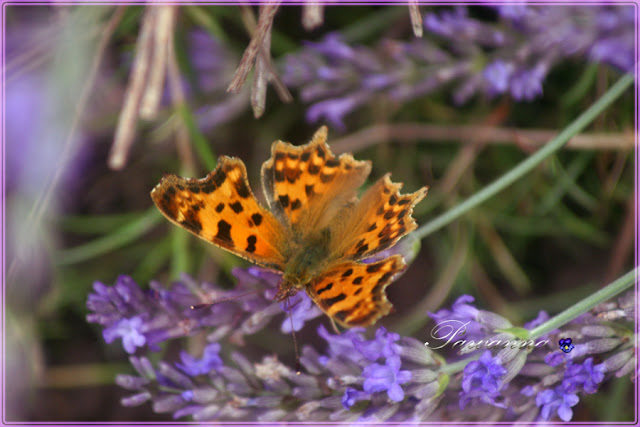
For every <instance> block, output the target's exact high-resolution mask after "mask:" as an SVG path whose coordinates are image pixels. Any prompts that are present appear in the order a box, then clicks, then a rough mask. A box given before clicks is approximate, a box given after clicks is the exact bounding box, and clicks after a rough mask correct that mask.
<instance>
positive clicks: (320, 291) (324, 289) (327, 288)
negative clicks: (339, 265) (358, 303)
mask: <svg viewBox="0 0 640 427" xmlns="http://www.w3.org/2000/svg"><path fill="white" fill-rule="evenodd" d="M331 288H333V282H331V283H329V284H327V285H326V286H325V287H323V288H320V289H318V290H317V291H316V294H318V295H320V294H321V293H323V292H326V291H329V290H331Z"/></svg>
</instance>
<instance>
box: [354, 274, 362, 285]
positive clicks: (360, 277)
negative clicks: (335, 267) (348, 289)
mask: <svg viewBox="0 0 640 427" xmlns="http://www.w3.org/2000/svg"><path fill="white" fill-rule="evenodd" d="M362 279H364V277H362V276H358V277H356V278H355V279H353V284H354V285H359V284H361V283H362Z"/></svg>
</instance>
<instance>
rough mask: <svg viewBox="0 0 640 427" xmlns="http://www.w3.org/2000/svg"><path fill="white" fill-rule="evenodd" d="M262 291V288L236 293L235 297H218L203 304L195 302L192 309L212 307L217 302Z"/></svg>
mask: <svg viewBox="0 0 640 427" xmlns="http://www.w3.org/2000/svg"><path fill="white" fill-rule="evenodd" d="M260 291H261V290H260V289H256V290H254V291H249V292H245V293H244V294H240V295H236V296H233V297H227V298H220V299H217V300H215V301H211V302H205V303H202V304H195V305H192V306H191V309H192V310H200V309H203V308H207V307H211V306H212V305H215V304H218V303H221V302H225V301H233V300H236V299H240V298H242V297H246V296H247V295H251V294H257V293H258V292H260Z"/></svg>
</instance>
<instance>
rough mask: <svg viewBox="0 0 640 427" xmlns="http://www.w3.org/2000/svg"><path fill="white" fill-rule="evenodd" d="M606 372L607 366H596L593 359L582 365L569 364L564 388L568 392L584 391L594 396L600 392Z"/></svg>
mask: <svg viewBox="0 0 640 427" xmlns="http://www.w3.org/2000/svg"><path fill="white" fill-rule="evenodd" d="M605 371H606V368H605V365H604V364H603V363H601V364H599V365H594V364H593V358H592V357H590V358H588V359H586V360H585V361H584V362H583V363H581V364H573V363H571V364H568V365H567V370H566V371H565V377H564V380H562V387H564V389H565V390H566V391H567V392H576V391H579V390H581V389H584V391H585V392H586V393H589V394H593V393H595V392H596V391H597V390H598V384H600V383H601V382H602V380H603V379H604V373H605Z"/></svg>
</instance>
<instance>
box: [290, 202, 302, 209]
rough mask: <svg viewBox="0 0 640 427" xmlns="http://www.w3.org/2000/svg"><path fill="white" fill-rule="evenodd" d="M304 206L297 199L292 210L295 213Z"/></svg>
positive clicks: (292, 204)
mask: <svg viewBox="0 0 640 427" xmlns="http://www.w3.org/2000/svg"><path fill="white" fill-rule="evenodd" d="M301 206H302V202H300V199H295V200H294V201H293V202H291V210H292V211H294V210H296V209H300V207H301Z"/></svg>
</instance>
